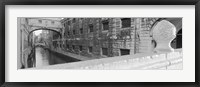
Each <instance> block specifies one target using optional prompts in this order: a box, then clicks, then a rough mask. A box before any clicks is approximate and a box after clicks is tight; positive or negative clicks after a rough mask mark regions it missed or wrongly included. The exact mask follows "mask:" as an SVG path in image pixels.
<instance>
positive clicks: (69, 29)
mask: <svg viewBox="0 0 200 87" xmlns="http://www.w3.org/2000/svg"><path fill="white" fill-rule="evenodd" d="M159 20H161V18H65V19H63V20H61V22H62V24H63V33H62V34H63V39H62V42H61V43H62V44H63V45H62V46H63V47H64V50H65V51H66V52H71V53H74V54H77V55H82V56H87V57H92V58H103V57H113V56H121V55H129V54H136V53H148V52H152V51H153V49H154V47H155V43H154V42H153V39H152V37H151V36H152V34H151V30H152V27H153V25H154V24H155V23H156V22H157V21H159Z"/></svg>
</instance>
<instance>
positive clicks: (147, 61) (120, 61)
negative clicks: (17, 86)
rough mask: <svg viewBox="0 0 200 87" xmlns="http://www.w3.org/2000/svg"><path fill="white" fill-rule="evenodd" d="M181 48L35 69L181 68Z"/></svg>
mask: <svg viewBox="0 0 200 87" xmlns="http://www.w3.org/2000/svg"><path fill="white" fill-rule="evenodd" d="M182 61H183V59H182V49H177V50H175V51H174V52H168V53H148V54H147V53H143V54H135V55H126V56H117V57H108V58H103V59H94V60H87V61H80V62H74V63H66V64H57V65H51V66H45V67H38V68H35V69H91V70H112V69H134V70H136V69H182V66H181V65H182Z"/></svg>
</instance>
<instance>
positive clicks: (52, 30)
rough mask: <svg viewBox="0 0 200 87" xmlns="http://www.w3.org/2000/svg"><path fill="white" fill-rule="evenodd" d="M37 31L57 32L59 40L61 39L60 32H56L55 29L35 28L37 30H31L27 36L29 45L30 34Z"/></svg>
mask: <svg viewBox="0 0 200 87" xmlns="http://www.w3.org/2000/svg"><path fill="white" fill-rule="evenodd" d="M37 30H49V31H54V32H57V33H58V34H59V36H60V38H62V34H61V32H59V31H57V30H55V29H50V28H37V29H33V30H31V31H30V32H29V34H28V43H30V35H31V33H33V32H34V31H37Z"/></svg>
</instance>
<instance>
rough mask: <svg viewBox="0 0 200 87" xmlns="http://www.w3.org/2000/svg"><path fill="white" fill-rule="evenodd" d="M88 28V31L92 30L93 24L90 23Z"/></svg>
mask: <svg viewBox="0 0 200 87" xmlns="http://www.w3.org/2000/svg"><path fill="white" fill-rule="evenodd" d="M89 30H90V31H89V32H93V25H92V24H90V25H89Z"/></svg>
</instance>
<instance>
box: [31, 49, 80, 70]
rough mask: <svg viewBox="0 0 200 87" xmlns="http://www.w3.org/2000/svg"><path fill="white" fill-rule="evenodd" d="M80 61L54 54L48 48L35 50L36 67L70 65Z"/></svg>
mask: <svg viewBox="0 0 200 87" xmlns="http://www.w3.org/2000/svg"><path fill="white" fill-rule="evenodd" d="M77 61H80V60H78V59H75V58H72V57H69V56H66V55H63V54H60V53H57V52H53V51H51V50H49V49H47V48H43V47H36V48H35V66H36V67H41V66H47V65H54V64H62V63H70V62H77Z"/></svg>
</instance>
